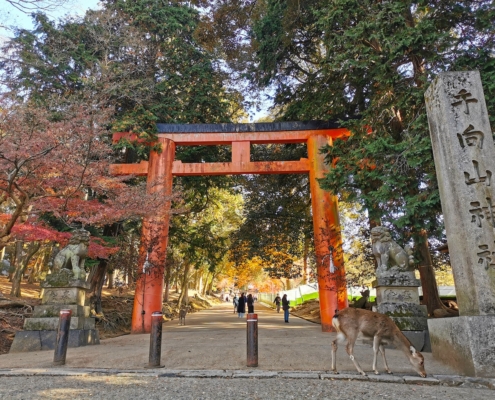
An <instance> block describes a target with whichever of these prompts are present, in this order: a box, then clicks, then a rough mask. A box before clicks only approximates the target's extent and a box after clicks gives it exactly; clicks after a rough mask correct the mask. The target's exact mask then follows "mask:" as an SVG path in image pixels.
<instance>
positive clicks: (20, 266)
mask: <svg viewBox="0 0 495 400" xmlns="http://www.w3.org/2000/svg"><path fill="white" fill-rule="evenodd" d="M17 243H18V244H20V245H19V246H17V245H16V250H17V251H19V253H18V255H17V256H16V266H15V272H14V275H13V277H12V290H11V291H10V295H11V296H14V297H21V281H22V277H23V275H24V271H25V270H26V268H27V266H28V264H29V261H30V260H31V258H32V257H33V256H34V255H35V254H36V252H37V251H38V250H39V249H40V247H41V244H40V243H38V242H31V243H29V245H28V246H27V248H26V249H25V250H26V253H25V254H23V247H24V244H23V242H17Z"/></svg>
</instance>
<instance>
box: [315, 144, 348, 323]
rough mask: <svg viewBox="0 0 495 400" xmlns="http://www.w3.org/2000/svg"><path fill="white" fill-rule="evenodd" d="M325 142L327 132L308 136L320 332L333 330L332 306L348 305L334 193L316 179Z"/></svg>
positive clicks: (320, 171) (324, 168)
mask: <svg viewBox="0 0 495 400" xmlns="http://www.w3.org/2000/svg"><path fill="white" fill-rule="evenodd" d="M327 144H330V145H331V144H332V139H331V138H330V137H329V136H326V135H312V136H310V137H309V138H308V157H309V182H310V187H311V204H312V208H313V229H314V235H315V239H314V240H315V252H316V267H317V273H318V291H319V297H320V316H321V329H322V331H323V332H331V331H333V330H334V329H333V327H332V318H333V316H334V314H335V310H342V309H343V308H345V307H347V305H348V304H347V303H348V302H347V290H346V280H345V271H344V258H343V252H342V237H341V234H340V221H339V207H338V202H337V196H334V195H332V194H331V193H330V192H327V191H324V190H323V189H321V188H320V185H319V183H318V179H321V178H323V177H324V175H325V173H327V172H328V168H327V166H326V164H325V157H324V155H323V154H320V149H321V148H322V147H323V146H325V145H327Z"/></svg>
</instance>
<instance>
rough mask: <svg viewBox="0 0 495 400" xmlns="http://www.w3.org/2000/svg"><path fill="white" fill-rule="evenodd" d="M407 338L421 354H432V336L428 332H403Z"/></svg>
mask: <svg viewBox="0 0 495 400" xmlns="http://www.w3.org/2000/svg"><path fill="white" fill-rule="evenodd" d="M402 333H403V334H404V336H405V337H406V338H408V339H409V341H410V342H411V344H412V345H413V346H414V347H415V348H416V350H419V351H421V352H429V353H431V342H430V334H429V332H428V331H427V330H424V331H403V332H402Z"/></svg>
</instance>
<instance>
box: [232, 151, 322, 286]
mask: <svg viewBox="0 0 495 400" xmlns="http://www.w3.org/2000/svg"><path fill="white" fill-rule="evenodd" d="M301 157H307V154H306V149H305V146H300V145H283V146H282V145H270V146H253V148H252V155H251V159H252V160H253V161H276V160H287V161H288V160H299V159H300V158H301ZM238 182H239V184H240V185H242V187H243V195H244V197H245V205H244V210H245V221H244V223H243V225H242V226H241V227H240V229H239V231H237V232H236V233H235V236H234V239H233V246H232V257H233V260H234V261H235V262H236V263H237V264H241V263H242V262H244V261H245V260H248V259H251V258H254V257H258V258H260V259H261V260H262V261H263V264H264V268H265V271H266V272H268V274H269V276H270V277H274V278H281V277H283V278H296V277H299V276H300V274H301V267H300V266H298V265H296V264H295V263H294V262H295V261H297V260H300V259H303V258H305V257H306V258H307V260H308V261H309V262H312V261H313V257H314V250H313V241H312V237H313V229H312V216H311V213H310V208H311V200H310V195H309V193H310V192H309V180H308V176H307V175H298V174H289V175H256V176H245V177H239V178H238Z"/></svg>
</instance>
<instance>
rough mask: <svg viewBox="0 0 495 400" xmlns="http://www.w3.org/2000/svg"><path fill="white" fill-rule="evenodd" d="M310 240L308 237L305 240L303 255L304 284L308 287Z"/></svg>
mask: <svg viewBox="0 0 495 400" xmlns="http://www.w3.org/2000/svg"><path fill="white" fill-rule="evenodd" d="M309 240H310V238H308V237H306V238H304V254H303V274H302V275H303V283H304V284H305V285H307V284H308V283H309V275H310V271H309V264H308V258H309Z"/></svg>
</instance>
